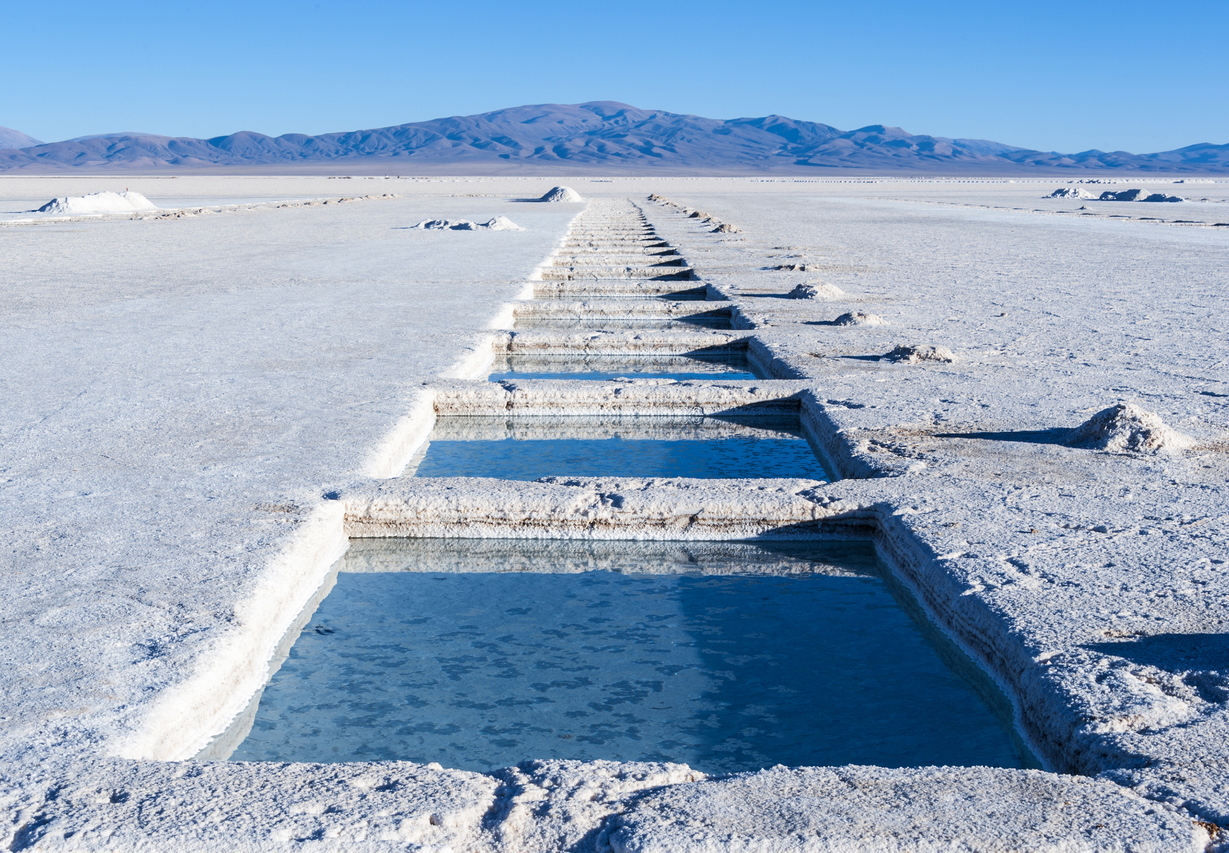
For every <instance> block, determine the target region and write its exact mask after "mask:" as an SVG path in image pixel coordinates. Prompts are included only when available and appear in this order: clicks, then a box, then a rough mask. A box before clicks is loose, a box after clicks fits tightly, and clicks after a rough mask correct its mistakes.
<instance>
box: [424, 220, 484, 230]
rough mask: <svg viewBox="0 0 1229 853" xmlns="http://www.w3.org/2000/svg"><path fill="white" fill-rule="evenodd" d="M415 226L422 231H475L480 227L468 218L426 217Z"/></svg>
mask: <svg viewBox="0 0 1229 853" xmlns="http://www.w3.org/2000/svg"><path fill="white" fill-rule="evenodd" d="M414 227H415V228H417V229H418V230H420V231H473V230H475V229H476V228H478V226H477V225H476V224H474V223H473V222H470V221H469V220H468V219H424V220H423V221H422V222H419V223H418V224H417V225H415V226H414Z"/></svg>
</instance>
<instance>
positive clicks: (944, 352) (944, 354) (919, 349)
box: [884, 344, 956, 364]
mask: <svg viewBox="0 0 1229 853" xmlns="http://www.w3.org/2000/svg"><path fill="white" fill-rule="evenodd" d="M884 358H886V359H888V360H889V361H899V362H902V363H904V364H920V363H922V362H924V361H936V362H940V363H946V364H950V363H951V362H953V361H955V360H956V356H955V354H954V353H952V351H951V350H950V349H948V348H947V347H932V346H920V345H916V344H914V345H911V346H904V345H902V346H898V347H896V349H894V350H892V351H891V352H890V353H888V354H887V355H885V356H884Z"/></svg>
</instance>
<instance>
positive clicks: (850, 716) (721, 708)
mask: <svg viewBox="0 0 1229 853" xmlns="http://www.w3.org/2000/svg"><path fill="white" fill-rule="evenodd" d="M231 737H232V740H231V742H235V741H239V740H241V741H242V742H241V743H240V744H239V746H238V748H237V749H236V750H235V751H234V753H233V754H232V755H231V756H230V757H231V758H232V759H235V760H245V761H307V762H334V761H378V760H393V759H402V760H410V761H416V762H423V763H425V762H432V761H436V762H439V763H440V764H442V765H444V766H445V767H453V768H461V769H468V770H477V771H490V770H494V769H496V768H499V767H504V766H510V765H514V764H516V763H518V762H521V761H525V760H527V759H530V758H558V759H581V760H592V759H610V760H617V761H676V762H683V763H686V764H689V765H691V766H692V767H694V768H697V769H699V770H703V771H706V772H709V773H721V772H732V771H741V770H754V769H758V768H762V767H771V766H773V765H776V764H785V765H791V766H797V765H839V764H850V763H857V764H877V765H882V766H888V767H903V766H919V765H945V764H946V765H989V766H995V767H1022V766H1036V763H1035V760H1034V759H1032V758H1031V756H1030V755H1029V753H1028V751H1027V749H1026V748H1025V747H1024V746H1023V745H1022V744H1021V742H1020V741H1019V739H1018V738H1017V737H1016V736H1015V734H1014V733H1013V731H1012V726H1011V722H1010V710H1009V707H1008V705H1007V703H1006V700H1005V699H1004V697H1003V696H1002V695H1001V694H1000V693H999V692H998V691H997V689H996V687H995V686H994V685H993V683H992V682H990V680H989V679H988V678H986V676H985V675H984V674H983V673H981V672H980V671H979V670H978V669H977V668H976V667H975V666H974V665H973V664H972V663H971V662H970V661H969V660H968V659H967V658H966V657H965V656H964V655H963V653H962V652H960V651H959V650H958V649H957V648H956V647H955V646H953V645H952V644H951V643H950V641H948V640H947V639H946V638H945V637H944V636H943V635H942V634H941V633H940V632H939V631H938V630H937V629H935V628H934V627H933V626H932V625H930V624H929V623H928V622H926V620H925V619H924V617H922V616H920V614H919V613H917V612H916V610H915V609H914V608H913V605H912V604H911V602H910V601H909V599H908V597H907V596H904V595H902V594H901V592H900V590H899V589H897V588H896V587H895V586H894V585H893V584H892V583H891V582H887V581H885V577H884V574H883V572H882V571H881V566H880V565H879V563H878V562H877V560H876V557H875V554H874V552H873V550H872V549H871V548H870V547H869V546H866V545H861V544H850V543H846V544H842V545H832V544H826V545H825V544H815V543H810V544H802V543H778V544H768V543H763V544H758V543H757V544H752V543H634V542H615V543H585V542H565V541H564V542H560V541H556V542H542V541H536V542H534V541H530V542H521V541H500V540H495V541H491V540H485V541H484V540H367V541H363V540H358V541H355V542H354V543H353V544H352V546H351V550H350V552H349V553H348V554H347V555H346V557H345V558H344V559H343V560H342V562H341V564H340V572H339V574H338V575H337V576H336V585H335V586H334V587H333V588H332V590H331V591H330V592H329V593H328V595H327V598H325V599H324V601H323V602H322V603H321V604H320V606H319V608H318V609H317V610H316V611H315V613H313V614H311V616H310V618H309V619H308V620H307V621H306V622H305V623H304V627H303V628H302V631H301V632H300V633H299V634H298V638H297V640H296V641H295V643H294V645H293V647H292V648H291V649H290V653H289V657H288V658H287V659H286V660H285V662H284V663H283V664H282V666H281V668H280V669H279V670H278V671H277V672H276V674H275V675H273V677H272V679H271V680H270V682H269V684H268V686H267V687H266V688H265V690H264V692H263V695H261V696H260V697H259V704H258V705H257V706H256V708H255V715H254V721H253V722H252V724H251V729H250V732H249V733H246V737H244V733H243V732H242V731H238V732H235V733H233V734H232V736H231Z"/></svg>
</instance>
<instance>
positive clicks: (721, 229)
mask: <svg viewBox="0 0 1229 853" xmlns="http://www.w3.org/2000/svg"><path fill="white" fill-rule="evenodd" d="M741 230H742V229H741V228H735V227H734V226H733V225H731V224H730V223H728V222H722V223H721V224H720V225H718V226H717V227H716V228H714V229H713V233H714V234H736V233H738V232H739V231H741Z"/></svg>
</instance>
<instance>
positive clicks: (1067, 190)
mask: <svg viewBox="0 0 1229 853" xmlns="http://www.w3.org/2000/svg"><path fill="white" fill-rule="evenodd" d="M1045 198H1096V196H1095V195H1093V194H1092V193H1090V192H1089V191H1088V190H1086V189H1084V188H1083V187H1060V188H1059V189H1056V190H1055V191H1054V192H1052V193H1050V194H1049V195H1048V196H1045Z"/></svg>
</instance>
